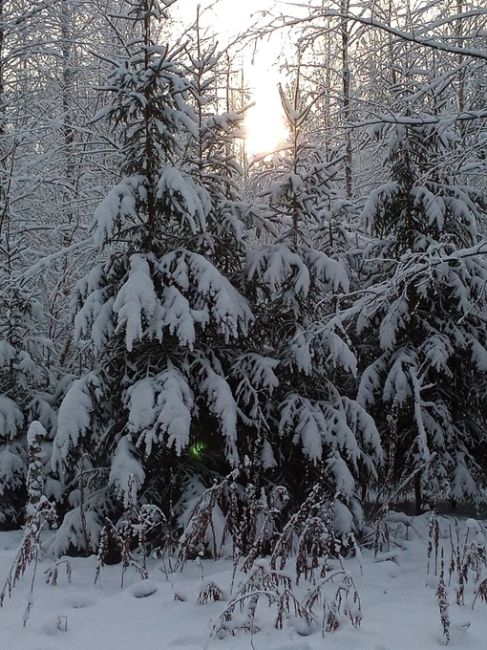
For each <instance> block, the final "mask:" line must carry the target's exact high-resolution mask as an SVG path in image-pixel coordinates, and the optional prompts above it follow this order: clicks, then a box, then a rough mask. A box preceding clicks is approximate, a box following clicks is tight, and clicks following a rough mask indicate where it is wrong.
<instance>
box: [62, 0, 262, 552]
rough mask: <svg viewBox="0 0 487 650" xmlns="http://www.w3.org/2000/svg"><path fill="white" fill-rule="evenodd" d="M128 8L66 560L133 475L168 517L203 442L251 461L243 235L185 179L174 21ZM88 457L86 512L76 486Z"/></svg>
mask: <svg viewBox="0 0 487 650" xmlns="http://www.w3.org/2000/svg"><path fill="white" fill-rule="evenodd" d="M127 6H128V7H129V18H130V19H131V20H132V21H133V26H134V31H136V32H137V33H138V34H140V37H138V38H136V39H134V42H133V43H131V44H128V45H127V47H128V49H129V50H130V53H131V54H130V56H129V57H128V58H127V59H125V60H122V61H119V62H118V64H117V65H116V67H115V70H114V72H113V74H112V76H111V79H110V83H109V86H108V90H109V92H110V93H111V95H112V97H113V99H112V103H111V105H110V106H109V108H108V109H107V111H106V115H107V117H108V118H109V119H110V120H111V121H112V122H113V124H114V125H116V127H117V129H118V131H119V132H120V133H121V145H122V148H123V151H124V154H125V163H124V165H123V168H122V177H123V178H122V180H121V181H120V183H119V184H117V185H116V186H115V187H114V188H113V189H112V190H111V192H110V193H109V195H108V196H107V197H106V199H105V200H104V201H103V202H102V203H101V205H100V206H99V207H98V209H97V212H96V215H95V238H96V240H97V242H98V243H99V245H100V248H101V249H102V251H103V252H104V254H105V261H104V262H103V263H102V264H99V265H97V266H96V267H95V268H94V269H93V270H92V272H91V273H90V274H89V275H88V276H87V277H86V278H85V279H84V280H83V281H82V282H80V284H79V285H78V288H77V293H76V302H77V305H78V311H77V314H76V320H75V323H76V334H77V335H78V336H84V337H89V338H90V339H91V341H92V342H93V345H94V348H95V351H96V357H95V364H94V369H93V370H92V371H91V372H89V373H87V374H85V375H83V376H82V377H80V378H79V379H78V380H77V381H75V382H74V384H73V385H72V387H71V389H70V390H69V391H68V392H67V394H66V396H65V398H64V401H63V402H62V404H61V407H60V411H59V418H58V428H57V433H56V437H55V449H54V455H53V463H54V467H56V468H57V470H58V471H59V473H60V474H61V475H62V476H65V480H66V485H67V489H68V491H69V489H70V488H72V490H73V494H72V495H71V497H70V501H71V503H72V504H74V505H75V506H76V507H75V508H74V510H73V511H71V512H70V513H68V514H67V516H66V517H65V522H64V524H63V525H62V527H61V531H60V532H61V534H60V536H59V538H58V539H59V544H58V550H61V549H62V548H65V547H66V546H67V545H69V544H71V545H74V546H78V547H83V546H89V545H93V543H96V542H93V540H94V538H96V536H97V534H98V533H99V529H100V525H101V523H102V522H101V519H102V517H103V515H105V514H107V513H108V512H110V511H111V512H112V514H114V513H115V514H116V512H117V508H118V509H119V510H120V508H121V505H120V503H118V504H117V501H116V498H117V493H120V492H121V493H123V492H126V491H127V489H128V481H129V475H132V476H133V477H134V479H135V483H136V487H137V492H138V496H139V499H140V500H142V501H143V500H146V501H149V502H151V503H154V504H156V505H161V506H162V507H163V509H164V510H166V512H167V509H168V508H169V506H170V504H171V501H172V499H173V497H174V496H175V494H176V493H177V489H178V487H179V484H180V482H181V478H182V477H183V476H184V473H185V471H187V470H188V469H190V470H191V468H190V467H188V466H189V465H190V459H191V456H192V453H191V452H192V451H193V450H194V449H195V447H193V448H191V446H192V445H193V443H195V441H200V440H201V439H203V440H204V441H205V444H207V445H209V446H211V448H212V449H213V450H214V451H215V453H216V454H217V458H218V461H219V463H220V468H221V470H224V469H225V466H227V467H229V468H231V467H232V466H235V465H237V464H238V463H239V449H238V440H237V405H236V401H235V398H234V396H233V393H232V389H231V387H230V384H229V382H228V381H227V378H226V376H227V372H228V369H229V367H230V365H231V361H232V359H233V358H234V357H235V354H236V347H237V346H236V342H237V341H238V339H239V337H241V336H244V335H245V334H246V332H247V330H248V327H249V324H250V323H251V321H252V318H253V316H252V313H251V310H250V308H249V305H248V302H247V301H246V300H245V299H244V298H243V297H242V295H241V294H240V293H239V291H238V290H237V289H236V288H235V286H234V284H232V281H231V279H232V277H231V276H232V274H233V273H236V272H237V271H238V254H237V253H236V251H239V249H240V243H239V241H238V229H232V228H227V229H225V237H226V240H225V246H223V245H222V244H221V242H220V234H221V233H220V231H219V229H218V228H217V227H216V226H215V224H214V220H213V219H212V215H213V214H214V212H213V210H214V201H215V197H214V196H213V195H212V193H211V188H206V187H204V186H203V184H202V183H201V182H199V181H198V179H196V178H194V177H192V176H191V175H190V174H189V173H187V172H186V171H184V170H182V169H181V168H180V167H178V161H181V160H184V150H183V149H184V148H185V147H186V146H187V143H188V141H189V140H190V139H191V138H195V137H196V135H197V131H198V124H197V120H196V118H195V115H194V111H193V110H192V109H191V108H190V107H189V105H188V103H187V94H188V88H189V84H188V82H187V80H186V79H185V78H184V77H183V75H182V73H181V69H180V66H179V65H178V64H177V63H176V62H175V60H173V56H172V54H171V52H170V51H169V50H168V48H166V47H163V46H156V45H155V44H154V38H153V30H154V29H155V28H156V25H157V21H158V20H159V19H160V18H161V17H163V15H164V12H163V11H162V9H161V7H160V6H159V3H157V2H155V1H154V0H136V1H134V0H131V2H130V3H127ZM217 198H218V200H219V199H220V197H217ZM218 227H220V222H219V224H218ZM215 251H217V253H218V254H216V253H215ZM229 260H230V262H229ZM199 448H200V446H198V447H197V448H196V452H197V450H198V449H199ZM188 450H189V452H188ZM195 455H196V453H195ZM82 459H83V463H84V467H85V470H86V471H85V472H83V473H82V474H83V475H84V476H85V477H86V480H85V481H84V487H85V490H84V498H83V505H82V506H81V503H80V496H81V494H80V491H78V493H76V490H75V488H76V483H75V482H74V480H75V477H76V472H77V471H78V472H79V467H80V462H81V460H82ZM134 479H131V480H134ZM81 492H83V491H81ZM76 504H77V505H76ZM83 519H84V521H85V523H84V524H83ZM83 528H84V529H85V533H86V534H85V533H83V530H82V529H83Z"/></svg>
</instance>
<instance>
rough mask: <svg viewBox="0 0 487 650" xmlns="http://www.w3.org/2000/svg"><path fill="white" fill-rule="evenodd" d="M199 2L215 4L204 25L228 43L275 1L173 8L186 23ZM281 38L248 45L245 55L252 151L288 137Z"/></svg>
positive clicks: (231, 0) (192, 1) (191, 2)
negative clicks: (282, 96) (280, 85)
mask: <svg viewBox="0 0 487 650" xmlns="http://www.w3.org/2000/svg"><path fill="white" fill-rule="evenodd" d="M198 4H199V5H200V6H201V8H202V9H205V7H206V8H208V7H210V6H211V5H214V6H212V7H211V8H210V9H208V12H207V13H205V14H204V18H203V20H202V24H203V25H206V24H207V25H209V26H210V27H211V30H212V31H214V32H215V34H216V35H217V36H219V37H220V43H221V44H222V45H225V44H226V43H227V42H230V41H231V40H232V37H234V36H236V35H237V34H238V33H239V32H243V31H245V29H246V28H247V27H249V26H250V25H252V24H253V23H254V22H255V21H256V20H257V16H252V14H254V13H255V12H262V11H265V10H266V9H271V8H272V7H273V6H274V5H275V4H276V2H275V0H219V2H216V3H215V2H212V1H211V0H179V2H176V4H175V7H174V14H173V15H175V16H177V17H178V18H180V19H181V20H183V22H191V21H192V20H193V19H194V18H195V16H196V8H197V6H198ZM279 50H280V39H279V37H277V38H274V39H273V40H271V41H270V42H268V41H265V42H261V43H260V44H259V45H258V47H257V50H256V51H255V52H254V49H253V48H251V47H249V50H248V52H249V53H248V58H246V57H245V56H244V57H243V65H244V73H245V77H246V81H247V84H248V86H249V88H250V91H251V93H252V102H254V103H255V106H254V107H252V108H251V109H250V110H249V111H248V112H247V116H246V119H245V126H246V131H247V138H246V141H247V148H248V150H249V153H251V154H252V153H254V154H261V153H266V152H267V151H270V150H272V149H273V148H275V147H276V146H277V145H278V144H279V142H280V141H281V140H283V139H285V137H286V129H285V127H284V117H283V113H282V108H281V100H280V97H279V92H278V89H277V86H278V83H279V80H280V75H279V70H278V67H277V60H278V58H279Z"/></svg>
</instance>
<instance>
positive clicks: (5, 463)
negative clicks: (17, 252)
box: [0, 237, 55, 527]
mask: <svg viewBox="0 0 487 650" xmlns="http://www.w3.org/2000/svg"><path fill="white" fill-rule="evenodd" d="M5 241H6V239H5V237H4V238H3V241H2V244H4V243H5ZM0 286H1V290H0V497H1V498H0V504H1V505H0V526H6V527H11V526H14V527H15V526H17V525H18V524H19V523H21V522H22V521H23V518H24V515H25V512H24V505H25V498H26V491H25V487H26V485H25V480H26V476H27V468H28V458H27V440H26V433H27V429H28V427H29V424H30V422H31V421H32V420H34V419H39V420H41V422H42V423H43V425H44V426H45V427H46V429H48V431H51V430H52V428H53V426H54V424H55V411H54V409H53V396H52V392H51V391H50V385H51V373H50V372H49V370H48V357H49V354H50V353H52V345H51V344H50V342H49V341H48V339H47V337H46V336H45V333H44V327H43V318H42V305H41V303H40V302H39V301H38V300H37V299H36V296H35V293H34V292H32V291H29V290H28V288H27V287H22V286H18V285H17V283H16V282H14V281H13V279H12V277H11V276H10V275H9V273H8V272H7V271H6V269H4V268H3V267H0Z"/></svg>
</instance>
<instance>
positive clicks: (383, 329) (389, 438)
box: [342, 115, 487, 509]
mask: <svg viewBox="0 0 487 650" xmlns="http://www.w3.org/2000/svg"><path fill="white" fill-rule="evenodd" d="M398 121H399V124H397V125H395V126H389V127H387V126H384V128H383V131H384V135H387V137H388V153H387V157H386V164H387V166H388V168H389V175H390V179H389V181H388V182H387V183H384V184H383V185H381V186H379V187H378V188H377V189H375V190H374V191H373V192H372V193H371V194H370V196H369V198H368V200H367V202H366V205H365V207H364V211H363V218H364V222H365V224H366V225H367V226H368V228H369V230H370V233H371V234H372V235H373V236H374V238H373V239H372V240H371V243H370V246H369V248H368V250H367V251H366V265H365V267H364V268H366V269H367V268H368V269H369V276H368V280H367V284H366V287H365V288H364V289H363V291H362V292H360V294H359V297H358V299H357V300H356V301H355V303H354V304H353V305H352V306H351V307H350V309H349V310H348V311H347V310H345V312H344V314H343V315H342V317H343V318H344V319H351V320H352V321H353V322H354V327H355V334H356V336H357V341H358V343H357V349H358V350H359V351H360V365H361V373H360V375H361V376H360V385H359V391H358V399H359V401H360V403H361V404H362V405H363V406H364V408H367V409H368V410H369V412H370V413H372V414H373V416H374V417H375V419H376V422H377V423H380V429H381V432H382V436H383V440H384V445H385V447H386V450H387V453H388V463H387V465H388V470H387V477H386V480H388V481H390V482H391V484H397V483H398V482H399V481H400V480H402V479H404V478H405V477H406V476H407V475H409V474H411V473H413V472H415V471H416V472H417V473H416V475H415V497H416V504H417V507H418V509H420V508H421V505H422V502H423V499H424V496H425V495H428V496H431V497H433V498H434V497H443V498H444V497H445V496H446V495H448V496H449V497H450V498H451V499H452V500H462V499H465V498H468V497H473V498H475V497H478V496H479V495H480V492H481V489H482V486H483V485H485V479H486V475H485V469H482V465H483V464H484V459H485V451H486V442H487V440H486V436H485V431H486V424H487V422H486V418H487V409H486V405H485V398H484V390H483V386H484V385H485V371H486V370H487V350H486V345H487V323H486V320H485V309H486V297H485V286H486V282H487V256H486V247H485V246H484V245H482V243H481V241H480V239H479V237H478V235H477V232H476V222H477V220H478V219H479V217H480V216H481V204H480V203H479V202H478V199H479V194H478V191H475V192H474V191H470V190H469V188H468V187H464V186H462V185H461V184H459V181H458V179H457V178H456V177H454V176H452V175H449V173H448V171H447V170H446V169H445V167H444V164H445V161H446V160H448V153H449V151H451V149H452V147H454V146H455V142H456V137H455V133H454V131H453V130H452V129H451V128H449V127H448V126H447V125H446V124H442V122H441V119H440V120H439V122H438V123H436V118H434V119H432V116H430V115H423V116H419V118H418V120H417V123H411V122H413V120H411V118H406V119H405V120H404V122H405V124H401V123H400V122H401V120H400V119H399V120H398ZM367 258H368V259H367ZM350 331H351V330H350ZM433 455H434V456H433Z"/></svg>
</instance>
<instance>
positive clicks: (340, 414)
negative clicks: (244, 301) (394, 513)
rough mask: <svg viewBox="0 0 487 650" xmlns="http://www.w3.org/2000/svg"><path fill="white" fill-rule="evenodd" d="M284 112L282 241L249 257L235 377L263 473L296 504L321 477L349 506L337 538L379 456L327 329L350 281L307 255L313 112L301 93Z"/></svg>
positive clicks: (316, 185) (277, 198) (274, 210)
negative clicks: (247, 334)
mask: <svg viewBox="0 0 487 650" xmlns="http://www.w3.org/2000/svg"><path fill="white" fill-rule="evenodd" d="M283 106H284V110H285V114H286V117H287V122H288V127H289V132H290V136H289V142H288V145H287V147H286V148H285V151H286V154H285V156H283V157H282V158H281V165H282V166H281V169H280V170H279V173H278V176H277V178H276V180H275V182H274V183H273V184H272V185H271V187H270V188H269V190H268V192H267V199H268V215H269V218H270V219H271V220H272V221H274V222H278V223H280V224H281V228H280V230H281V232H280V234H279V235H278V237H277V238H276V241H275V243H272V244H269V245H266V246H262V247H257V248H256V249H255V250H253V251H251V252H250V253H249V256H248V262H247V274H248V278H249V280H250V281H251V282H252V283H253V286H252V288H251V290H252V291H253V301H254V303H255V309H254V313H255V315H256V322H255V325H254V326H253V328H252V339H251V340H252V341H253V342H254V350H253V351H251V352H249V353H247V354H245V355H243V356H242V357H241V358H240V359H239V360H238V362H237V363H236V364H235V365H234V371H233V372H234V376H235V378H236V379H237V380H238V381H239V383H238V389H237V396H238V400H239V406H240V408H241V410H242V412H243V413H244V414H245V415H246V416H247V418H248V420H249V422H252V423H253V426H258V427H259V437H258V440H259V441H260V453H261V456H262V461H261V462H262V463H263V465H264V467H266V468H274V470H275V472H276V474H277V476H279V480H281V481H283V482H284V484H286V485H287V486H289V488H290V490H291V493H292V495H293V496H294V497H296V498H297V499H298V500H302V499H303V495H304V494H305V493H306V492H307V490H308V489H310V488H311V486H312V485H313V484H314V483H316V481H317V480H320V477H325V479H326V482H327V484H328V485H327V487H328V490H329V492H330V496H331V497H333V495H334V494H335V493H336V492H340V493H341V499H342V503H343V504H346V507H345V508H344V509H340V512H341V513H342V514H343V513H348V514H346V515H345V516H344V517H342V521H341V522H340V528H341V529H342V530H343V531H344V532H349V531H350V529H351V527H353V523H352V522H353V517H352V516H351V512H352V514H354V515H357V516H358V517H360V508H359V507H357V506H358V503H357V501H356V499H355V496H356V489H357V485H358V484H357V480H358V479H361V480H365V479H367V480H369V481H371V482H373V481H374V479H375V477H376V475H377V474H376V467H377V465H378V464H379V463H380V461H381V453H382V452H381V447H380V441H379V437H378V432H377V430H376V427H375V425H374V422H373V420H372V418H371V417H369V415H368V414H367V413H366V412H365V410H364V409H363V408H362V407H361V406H360V405H359V404H358V403H357V402H356V401H354V400H353V399H350V398H349V397H348V396H347V382H349V381H350V380H351V379H352V377H353V376H354V374H355V371H356V360H355V356H354V354H353V353H352V351H351V350H350V347H349V345H348V343H347V340H346V336H345V335H344V333H343V331H342V330H341V329H340V327H338V326H332V327H329V326H328V320H329V315H330V313H333V311H334V305H335V302H336V297H337V295H339V294H340V293H343V292H345V291H347V290H348V288H349V279H348V276H347V273H346V271H345V268H344V265H343V263H342V262H341V260H339V259H335V258H333V257H331V256H330V255H327V254H326V253H325V252H323V251H321V250H319V249H318V248H316V247H315V246H314V245H313V238H312V231H313V226H314V225H315V224H316V223H318V224H321V223H322V220H323V205H324V204H325V205H328V200H329V196H330V185H329V182H327V181H326V176H325V173H326V169H325V168H324V166H323V165H317V164H316V156H315V155H314V152H313V149H312V147H310V143H309V140H308V138H307V134H306V120H307V116H308V113H309V109H310V104H309V103H306V102H305V100H304V99H303V96H302V94H301V92H300V89H299V83H297V84H296V87H295V91H294V97H293V99H292V100H291V101H289V100H288V99H287V98H286V97H284V94H283ZM328 252H330V251H328ZM352 384H353V382H352ZM347 507H348V508H349V510H347ZM356 521H357V520H356Z"/></svg>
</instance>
